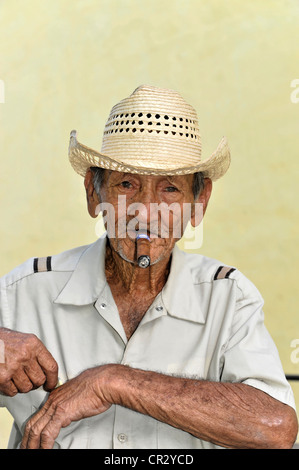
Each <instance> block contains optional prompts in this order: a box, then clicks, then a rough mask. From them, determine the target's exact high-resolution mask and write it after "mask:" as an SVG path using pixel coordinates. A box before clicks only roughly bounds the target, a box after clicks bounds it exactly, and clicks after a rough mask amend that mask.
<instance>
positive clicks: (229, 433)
mask: <svg viewBox="0 0 299 470" xmlns="http://www.w3.org/2000/svg"><path fill="white" fill-rule="evenodd" d="M111 377H113V378H112V379H111V380H110V381H109V387H108V395H109V396H108V400H110V401H111V402H112V403H114V404H118V405H121V406H124V407H127V408H130V409H132V410H135V411H137V412H140V413H143V414H146V415H149V416H152V417H153V418H155V419H157V420H159V421H162V422H165V423H167V424H169V425H171V426H174V427H177V428H179V429H182V430H183V431H186V432H188V433H190V434H192V435H194V436H195V437H197V438H199V439H203V440H205V441H209V442H213V443H215V444H216V445H220V446H223V447H231V448H267V447H269V448H274V447H290V446H291V445H292V443H293V442H292V439H293V438H292V435H294V436H295V434H294V433H296V430H295V429H294V430H293V433H292V432H290V427H293V428H295V427H296V425H295V421H296V418H295V416H293V415H294V413H293V412H292V411H293V410H292V409H291V408H290V407H288V406H287V405H284V404H282V403H280V402H278V401H277V400H275V399H273V398H271V397H270V396H269V395H267V394H266V393H264V392H262V391H260V390H257V389H255V388H253V387H250V386H247V385H245V384H231V383H219V382H208V381H202V380H192V379H185V378H177V377H172V376H167V375H163V374H158V373H155V372H151V371H142V370H138V369H132V368H130V367H127V366H122V365H115V366H112V369H111ZM107 383H108V382H107ZM294 439H295V437H294Z"/></svg>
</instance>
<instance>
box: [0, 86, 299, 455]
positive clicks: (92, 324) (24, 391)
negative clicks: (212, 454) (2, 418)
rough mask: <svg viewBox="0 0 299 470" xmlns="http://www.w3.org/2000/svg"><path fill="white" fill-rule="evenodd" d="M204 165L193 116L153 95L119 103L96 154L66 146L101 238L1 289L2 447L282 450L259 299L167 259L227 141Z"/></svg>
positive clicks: (278, 393)
mask: <svg viewBox="0 0 299 470" xmlns="http://www.w3.org/2000/svg"><path fill="white" fill-rule="evenodd" d="M200 153H201V145H200V137H199V132H198V123H197V116H196V112H195V111H194V109H193V108H192V107H191V106H189V105H188V104H187V103H186V102H185V101H184V100H183V98H182V97H181V96H180V95H179V94H178V93H176V92H174V91H171V90H164V89H159V88H155V87H149V86H141V87H139V88H137V90H135V92H134V93H133V94H132V95H131V96H130V97H129V98H126V99H124V100H122V101H121V102H120V103H118V104H117V105H116V106H114V108H113V109H112V111H111V113H110V116H109V119H108V121H107V123H106V127H105V131H104V137H103V146H102V150H101V153H99V152H97V151H95V150H92V149H90V148H88V147H86V146H84V145H82V144H80V143H79V142H77V140H76V133H75V132H72V133H71V142H70V150H69V157H70V161H71V163H72V165H73V167H74V169H75V170H76V171H77V172H78V173H79V174H80V175H82V176H84V178H85V179H84V181H85V188H86V195H87V204H88V211H89V214H90V215H91V216H92V217H96V215H97V214H98V213H99V210H102V212H104V213H105V216H106V219H105V223H106V228H107V234H105V235H104V236H102V237H101V238H99V240H97V241H96V242H95V243H93V244H92V245H90V246H87V247H86V246H85V247H79V248H76V249H72V250H70V251H67V252H64V253H61V254H59V255H56V256H49V257H47V258H33V259H30V260H28V261H27V262H26V263H24V264H23V265H22V266H20V267H19V268H17V269H15V270H13V271H12V272H11V273H9V274H8V275H6V276H4V277H3V278H2V279H1V304H0V305H1V312H0V313H1V316H0V320H1V326H2V328H1V330H0V340H1V342H2V345H3V349H4V352H5V354H4V356H5V360H3V361H2V364H0V391H1V392H2V395H1V404H2V406H6V407H7V408H8V410H9V411H10V413H11V414H12V415H13V417H14V425H13V430H12V433H11V437H10V442H9V447H12V448H14V447H21V448H52V447H54V448H55V447H60V448H106V449H109V448H110V449H111V448H119V449H137V448H146V449H154V448H171V449H174V448H179V449H183V448H185V449H195V448H217V447H229V448H289V447H291V446H292V444H293V442H294V440H295V438H296V433H297V419H296V413H295V411H294V399H293V395H292V392H291V389H290V387H289V385H288V383H287V382H286V380H285V377H284V373H283V370H282V367H281V365H280V361H279V357H278V354H277V350H276V348H275V346H274V344H273V342H272V340H271V338H270V337H269V334H268V333H267V331H266V329H265V327H264V325H263V313H262V306H263V300H262V298H261V296H260V294H259V292H258V291H257V290H256V288H255V287H254V286H253V285H252V284H251V282H250V281H248V280H247V279H246V278H245V277H244V276H243V275H242V274H241V273H240V272H239V271H238V270H237V269H235V268H232V267H230V266H223V265H221V263H219V262H217V261H215V260H213V259H209V258H206V257H204V256H202V255H199V254H187V253H185V252H183V251H181V250H179V248H178V247H177V246H176V242H177V241H178V239H179V238H180V235H178V233H179V232H178V230H177V228H178V227H179V228H180V229H181V231H182V233H183V231H184V229H185V228H186V225H187V223H188V222H191V225H193V226H196V225H197V224H198V223H199V221H200V218H199V219H198V218H196V207H198V206H197V205H200V207H201V208H202V213H203V214H204V212H205V210H206V208H207V204H208V201H209V198H210V194H211V190H212V181H213V180H216V179H218V178H220V177H221V176H222V175H223V174H224V173H225V172H226V170H227V169H228V166H229V162H230V155H229V150H228V146H227V142H226V139H222V141H221V142H220V144H219V146H218V148H217V150H216V151H215V153H214V154H213V155H212V156H211V157H210V158H208V159H206V160H204V161H202V160H201V159H200ZM155 204H156V206H155V207H157V206H159V208H161V207H164V208H165V207H166V208H174V209H173V210H169V211H168V214H166V215H167V217H166V215H165V212H164V213H163V211H162V210H161V211H160V210H158V211H153V210H152V208H153V205H155ZM132 205H133V208H135V209H136V210H135V212H134V211H132ZM186 207H188V208H189V212H188V211H187V215H188V216H186V210H185V209H186ZM129 208H130V209H131V210H129ZM153 214H154V215H153ZM133 216H135V218H134V217H133ZM133 219H134V220H133ZM132 221H133V222H134V223H132ZM166 226H167V230H165V227H166ZM153 227H154V228H153ZM140 260H141V261H140ZM26 423H27V424H26Z"/></svg>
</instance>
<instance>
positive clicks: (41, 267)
mask: <svg viewBox="0 0 299 470" xmlns="http://www.w3.org/2000/svg"><path fill="white" fill-rule="evenodd" d="M33 271H34V272H35V273H44V272H47V271H52V257H51V256H45V257H44V258H34V260H33Z"/></svg>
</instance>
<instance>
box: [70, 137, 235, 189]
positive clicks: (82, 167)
mask: <svg viewBox="0 0 299 470" xmlns="http://www.w3.org/2000/svg"><path fill="white" fill-rule="evenodd" d="M69 160H70V163H71V165H72V167H73V168H74V170H75V171H76V172H77V173H78V174H79V175H81V176H83V177H84V176H85V175H86V172H87V170H88V169H89V168H90V167H100V168H105V169H107V170H114V171H119V172H124V173H133V174H134V173H135V174H140V175H169V176H173V175H187V174H192V173H197V172H199V171H200V172H202V173H203V174H204V177H206V178H210V179H211V180H212V181H215V180H217V179H219V178H221V177H222V176H223V175H224V174H225V173H226V172H227V170H228V168H229V166H230V160H231V158H230V150H229V147H228V143H227V139H226V137H223V138H222V139H221V141H220V143H219V145H218V146H217V148H216V150H215V152H213V153H212V155H211V156H210V157H209V158H207V159H206V160H203V161H200V162H199V163H198V164H197V165H193V166H185V167H178V168H171V169H169V168H168V169H167V168H147V167H144V166H139V165H136V166H133V165H129V164H127V163H125V162H124V161H121V160H118V159H116V158H111V157H109V156H108V155H103V154H102V153H100V152H98V151H96V150H94V149H92V148H90V147H87V146H85V145H83V144H81V143H80V142H78V140H77V133H76V131H72V132H71V136H70V144H69Z"/></svg>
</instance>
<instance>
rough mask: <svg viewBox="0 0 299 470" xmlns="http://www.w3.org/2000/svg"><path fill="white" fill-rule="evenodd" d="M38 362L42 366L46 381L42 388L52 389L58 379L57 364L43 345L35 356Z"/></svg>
mask: <svg viewBox="0 0 299 470" xmlns="http://www.w3.org/2000/svg"><path fill="white" fill-rule="evenodd" d="M37 360H38V363H39V365H40V367H41V368H42V370H43V372H44V374H45V376H46V381H45V383H44V389H45V390H47V391H50V390H53V389H54V388H55V386H56V384H57V381H58V365H57V362H56V361H55V359H54V358H53V356H52V354H51V353H50V352H49V351H48V350H47V349H46V348H45V347H44V346H43V348H42V349H41V351H40V353H39V354H38V356H37Z"/></svg>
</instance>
